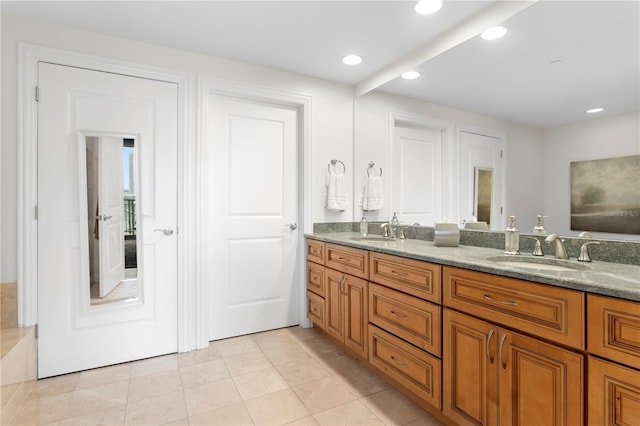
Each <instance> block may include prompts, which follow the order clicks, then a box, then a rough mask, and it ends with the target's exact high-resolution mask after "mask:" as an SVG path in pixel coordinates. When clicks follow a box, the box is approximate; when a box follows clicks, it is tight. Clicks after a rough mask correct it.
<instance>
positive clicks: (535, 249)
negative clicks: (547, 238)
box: [524, 235, 544, 256]
mask: <svg viewBox="0 0 640 426" xmlns="http://www.w3.org/2000/svg"><path fill="white" fill-rule="evenodd" d="M524 237H525V238H527V239H529V240H533V241H535V242H536V245H535V246H534V247H533V252H532V253H531V254H532V255H534V256H544V252H543V251H542V244H540V240H539V239H537V238H534V237H529V236H527V235H525V236H524Z"/></svg>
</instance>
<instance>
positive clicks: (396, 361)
mask: <svg viewBox="0 0 640 426" xmlns="http://www.w3.org/2000/svg"><path fill="white" fill-rule="evenodd" d="M391 361H393V362H394V363H396V364H398V365H399V366H400V367H402V368H409V364H405V363H404V362H400V361H398V360H396V357H395V356H393V355H391Z"/></svg>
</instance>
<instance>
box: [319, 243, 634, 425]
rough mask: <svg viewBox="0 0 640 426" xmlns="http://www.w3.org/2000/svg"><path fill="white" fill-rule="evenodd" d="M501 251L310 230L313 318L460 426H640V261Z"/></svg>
mask: <svg viewBox="0 0 640 426" xmlns="http://www.w3.org/2000/svg"><path fill="white" fill-rule="evenodd" d="M501 253H502V252H501V251H499V250H497V249H489V248H483V247H471V246H460V247H435V246H434V245H433V243H432V242H430V241H421V240H413V239H407V240H390V239H386V240H385V239H383V238H379V237H375V236H372V237H370V238H368V239H367V238H362V237H359V236H358V234H356V233H352V232H329V233H317V234H312V235H308V236H307V299H308V314H307V316H308V318H309V319H310V320H311V321H312V322H313V323H314V325H315V326H316V327H318V328H320V329H322V330H323V331H324V332H325V333H326V334H327V335H328V336H330V337H331V338H332V339H333V340H334V341H336V342H338V343H339V344H340V345H342V346H343V347H344V348H346V349H347V350H348V351H349V352H350V353H351V354H353V355H354V356H356V357H358V358H359V359H361V360H362V362H363V363H365V364H366V365H367V366H369V367H370V368H372V369H373V370H375V371H376V372H378V373H380V374H381V375H383V376H384V377H385V378H386V379H387V380H389V381H390V382H391V383H392V384H393V385H394V386H396V387H397V388H398V389H399V390H401V391H402V392H404V393H405V394H407V395H408V396H410V397H411V398H412V399H413V400H415V401H416V402H417V403H419V404H420V405H421V406H422V407H423V408H425V409H426V410H427V411H429V412H430V413H432V414H434V415H435V416H436V417H438V418H439V419H440V420H442V421H443V422H445V423H448V424H460V425H467V424H468V425H478V424H487V425H493V424H498V423H499V424H506V425H517V424H549V425H551V424H565V425H581V424H589V425H603V424H628V425H631V424H638V423H637V422H638V419H640V266H635V265H619V264H610V263H606V262H593V263H591V264H588V265H587V264H578V262H577V261H575V260H574V261H572V262H574V263H575V266H574V264H570V263H567V264H566V265H563V266H562V267H558V268H547V267H546V266H545V265H546V264H543V263H539V266H536V265H535V260H533V261H532V265H530V264H529V263H527V262H528V261H529V260H531V258H532V257H531V256H517V257H518V259H519V260H522V262H519V263H514V262H509V261H506V260H505V259H504V256H500V254H501ZM547 257H549V256H547ZM549 258H550V259H551V257H549ZM551 263H553V262H550V263H549V264H551ZM556 266H557V265H556ZM574 267H575V269H573V268H574ZM545 268H546V269H545Z"/></svg>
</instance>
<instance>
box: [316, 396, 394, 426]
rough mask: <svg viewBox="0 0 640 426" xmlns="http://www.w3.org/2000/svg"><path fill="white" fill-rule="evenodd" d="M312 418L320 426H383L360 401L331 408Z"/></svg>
mask: <svg viewBox="0 0 640 426" xmlns="http://www.w3.org/2000/svg"><path fill="white" fill-rule="evenodd" d="M313 417H315V419H316V420H317V421H318V423H319V424H321V425H330V426H338V425H345V426H346V425H349V426H354V425H367V426H374V425H384V423H382V422H381V421H380V419H378V418H377V417H376V416H375V415H374V414H373V413H372V412H371V411H369V410H368V409H367V407H365V406H364V405H363V404H362V403H361V402H360V401H351V402H348V403H346V404H343V405H339V406H337V407H334V408H331V409H329V410H326V411H323V412H321V413H317V414H314V415H313Z"/></svg>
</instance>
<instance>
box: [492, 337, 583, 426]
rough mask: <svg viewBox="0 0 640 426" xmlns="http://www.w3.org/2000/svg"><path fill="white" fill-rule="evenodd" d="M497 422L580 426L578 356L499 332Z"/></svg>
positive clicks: (580, 403)
mask: <svg viewBox="0 0 640 426" xmlns="http://www.w3.org/2000/svg"><path fill="white" fill-rule="evenodd" d="M499 334H500V337H499V338H498V350H497V356H496V358H497V365H498V371H499V372H500V373H499V383H500V385H499V388H500V398H499V404H500V424H505V425H531V424H536V425H581V424H583V421H584V419H583V407H584V405H583V386H584V383H583V371H584V370H583V368H584V367H583V359H584V357H583V356H582V355H581V354H577V353H574V352H571V351H569V350H566V349H562V348H560V347H557V346H554V345H550V344H548V343H543V342H541V341H539V340H537V339H533V338H531V337H526V336H522V335H520V334H517V333H511V332H508V331H505V330H502V329H501V330H500V331H499Z"/></svg>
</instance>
